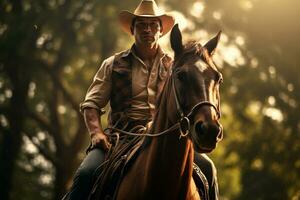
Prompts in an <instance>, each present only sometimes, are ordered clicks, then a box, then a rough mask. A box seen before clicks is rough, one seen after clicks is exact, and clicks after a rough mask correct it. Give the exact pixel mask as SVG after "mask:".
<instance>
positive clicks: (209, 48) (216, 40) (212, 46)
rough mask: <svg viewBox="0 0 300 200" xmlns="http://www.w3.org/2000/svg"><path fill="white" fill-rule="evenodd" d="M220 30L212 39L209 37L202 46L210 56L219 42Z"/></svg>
mask: <svg viewBox="0 0 300 200" xmlns="http://www.w3.org/2000/svg"><path fill="white" fill-rule="evenodd" d="M221 33H222V31H219V33H218V34H217V35H216V36H215V37H214V38H212V39H210V40H209V41H208V42H207V43H206V44H205V45H204V47H205V48H206V49H207V51H208V53H209V55H210V56H212V55H213V54H214V52H215V49H216V48H217V45H218V43H219V40H220V37H221Z"/></svg>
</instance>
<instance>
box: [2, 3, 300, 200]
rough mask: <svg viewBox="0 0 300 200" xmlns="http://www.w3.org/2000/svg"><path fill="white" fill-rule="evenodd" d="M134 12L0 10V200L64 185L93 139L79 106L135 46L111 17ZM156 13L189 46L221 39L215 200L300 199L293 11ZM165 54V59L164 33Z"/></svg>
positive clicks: (47, 193) (6, 6)
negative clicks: (102, 70) (100, 76)
mask: <svg viewBox="0 0 300 200" xmlns="http://www.w3.org/2000/svg"><path fill="white" fill-rule="evenodd" d="M138 3H139V0H130V1H129V0H128V1H125V0H122V1H120V0H83V1H78V0H48V1H36V0H1V1H0V163H1V164H0V198H1V199H3V200H11V199H22V200H35V199H45V200H53V199H54V200H56V199H60V197H62V195H63V194H64V193H65V191H66V190H67V188H68V187H69V186H70V183H71V180H72V176H73V174H74V171H75V170H76V168H77V167H78V165H79V163H80V161H81V160H82V158H83V157H84V155H85V153H84V152H85V151H84V149H85V148H86V146H87V144H88V139H89V137H88V134H87V131H86V128H85V125H84V121H83V119H82V116H81V114H80V113H79V109H78V105H79V103H80V102H81V101H82V100H83V99H84V95H85V92H86V90H87V88H88V86H89V84H90V83H91V80H92V77H93V76H94V74H95V72H96V71H97V69H98V67H99V65H100V64H101V62H102V61H103V59H105V58H107V57H108V56H110V55H112V54H114V53H116V52H118V51H121V50H124V49H127V48H129V47H130V46H131V44H132V42H133V38H132V37H130V36H129V35H127V34H125V33H124V32H122V30H121V29H120V26H119V23H118V18H117V17H118V13H119V12H120V11H121V10H125V9H126V10H130V11H133V10H134V8H135V7H136V6H137V5H138ZM157 3H158V4H159V6H160V7H162V8H163V9H164V10H165V11H167V12H170V13H171V14H172V15H173V16H174V17H175V18H176V21H177V22H178V23H179V26H180V28H181V30H182V31H183V34H184V39H185V40H192V39H194V40H199V41H200V42H201V43H202V44H204V43H205V42H206V41H207V40H208V39H209V38H211V37H212V36H213V35H215V34H216V33H217V32H218V31H219V30H222V31H223V34H222V37H221V41H220V44H219V47H218V49H217V51H216V54H215V56H214V59H215V62H216V63H217V65H218V66H219V69H220V71H221V72H222V73H223V76H224V83H223V85H222V86H221V98H222V99H221V106H222V113H223V115H222V119H221V122H222V124H223V126H224V130H225V137H224V140H223V141H222V142H221V143H220V144H219V146H218V147H217V149H216V150H215V151H214V152H213V153H212V154H210V157H211V158H212V159H213V161H214V162H215V165H216V167H217V169H218V179H219V187H220V194H221V199H222V200H227V199H230V200H231V199H233V200H238V199H241V200H248V199H249V200H253V199H262V200H264V199H266V200H270V199H275V200H276V199H280V200H283V199H291V200H299V199H300V157H299V155H300V105H299V103H300V92H299V89H300V69H299V66H300V54H299V52H300V49H299V46H300V26H299V22H298V21H297V19H299V18H300V12H299V8H300V1H298V0H263V1H262V0H260V1H259V0H222V1H220V0H201V1H199V0H189V1H183V0H169V1H166V0H157ZM161 44H162V46H163V47H164V48H165V49H166V50H167V51H169V52H170V53H172V52H171V51H170V46H169V35H167V36H165V37H164V38H162V41H161ZM105 122H106V120H105V118H103V123H105Z"/></svg>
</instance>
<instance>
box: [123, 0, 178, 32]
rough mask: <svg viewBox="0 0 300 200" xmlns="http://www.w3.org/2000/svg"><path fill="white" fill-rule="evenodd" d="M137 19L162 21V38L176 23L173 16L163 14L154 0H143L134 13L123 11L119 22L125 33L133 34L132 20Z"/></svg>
mask: <svg viewBox="0 0 300 200" xmlns="http://www.w3.org/2000/svg"><path fill="white" fill-rule="evenodd" d="M136 17H155V18H158V19H160V20H161V24H162V36H163V35H165V34H166V33H168V32H169V31H170V30H171V29H172V27H173V25H174V21H175V20H174V18H173V17H172V16H170V15H167V14H165V13H163V12H161V11H160V9H159V8H158V6H157V5H156V3H155V1H154V0H142V1H141V3H140V4H139V5H138V7H137V8H136V9H135V11H134V13H131V12H129V11H127V10H123V11H122V12H121V13H120V14H119V21H120V23H121V26H122V28H123V30H124V31H125V32H127V33H129V34H132V33H131V30H130V27H131V25H132V20H133V19H134V18H136Z"/></svg>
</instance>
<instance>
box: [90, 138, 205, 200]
mask: <svg viewBox="0 0 300 200" xmlns="http://www.w3.org/2000/svg"><path fill="white" fill-rule="evenodd" d="M144 140H145V137H141V136H136V137H132V136H131V138H125V139H122V140H121V141H120V142H119V143H118V144H114V148H113V151H112V152H110V155H109V156H108V157H109V158H108V159H107V160H106V161H105V162H104V163H103V164H102V165H101V166H100V168H99V171H101V172H100V173H96V174H97V176H96V177H95V181H94V186H93V189H92V191H91V193H90V196H89V200H99V199H104V200H113V199H115V198H116V197H115V195H116V192H115V191H117V189H118V186H119V184H120V182H121V180H122V178H123V176H124V175H125V174H126V172H127V170H128V168H129V167H130V166H131V165H132V163H134V161H135V159H136V157H137V156H138V154H139V152H140V151H141V150H142V144H143V142H144ZM193 179H194V181H195V183H196V186H197V188H198V192H199V195H200V197H201V200H202V199H203V200H209V191H208V190H209V186H208V181H207V179H206V177H205V175H204V174H203V173H202V171H201V169H200V167H199V166H197V165H196V164H195V163H194V164H193Z"/></svg>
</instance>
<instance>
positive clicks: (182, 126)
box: [171, 71, 221, 138]
mask: <svg viewBox="0 0 300 200" xmlns="http://www.w3.org/2000/svg"><path fill="white" fill-rule="evenodd" d="M171 79H172V89H173V93H174V98H175V103H176V108H177V110H178V112H179V114H180V121H179V130H180V136H179V138H181V137H186V136H187V135H188V134H189V132H190V128H191V123H190V117H191V115H192V114H193V113H194V111H195V110H196V109H199V108H200V107H202V106H211V107H213V108H214V109H215V111H216V113H217V116H218V119H220V118H221V112H220V110H219V109H218V108H217V106H215V105H214V104H213V103H211V102H210V101H208V100H204V101H201V102H199V103H197V104H196V105H194V106H193V108H192V109H191V111H190V112H189V113H188V114H187V115H185V114H184V112H183V110H182V107H181V105H180V103H179V98H178V94H177V90H176V86H175V85H176V84H175V83H176V81H175V76H174V71H172V75H171Z"/></svg>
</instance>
